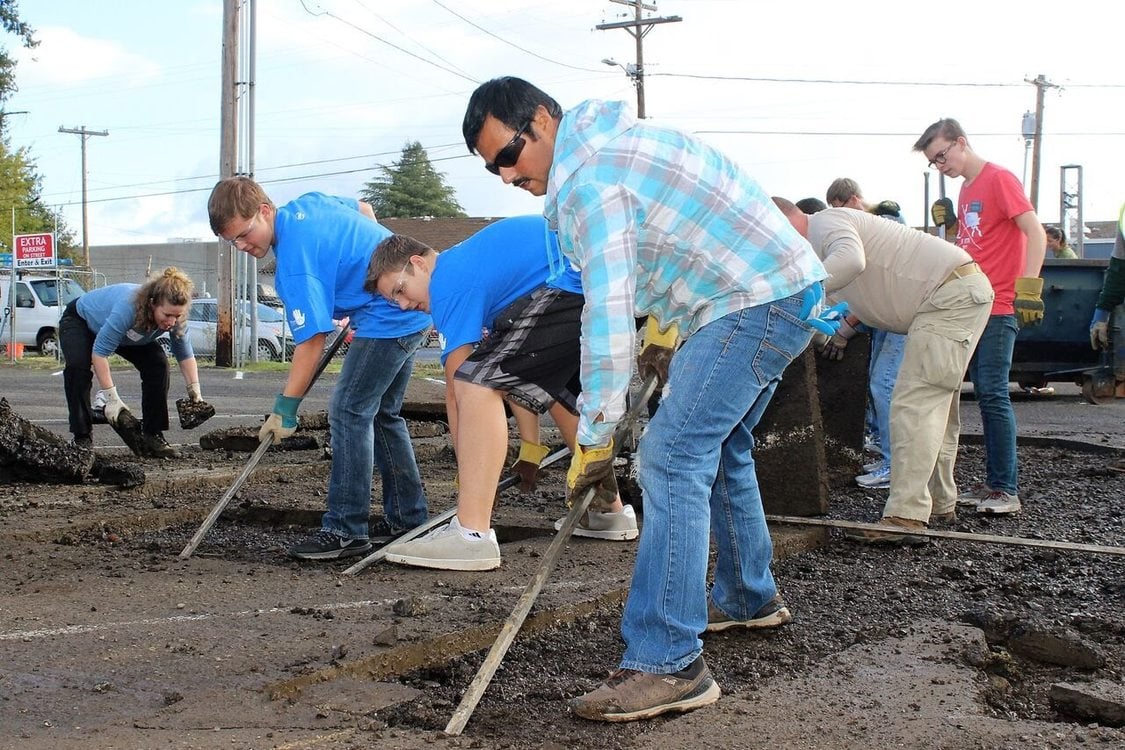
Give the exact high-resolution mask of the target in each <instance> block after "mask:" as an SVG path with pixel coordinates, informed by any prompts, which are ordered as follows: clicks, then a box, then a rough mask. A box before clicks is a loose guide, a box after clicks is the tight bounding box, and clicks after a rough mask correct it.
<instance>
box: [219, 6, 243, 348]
mask: <svg viewBox="0 0 1125 750" xmlns="http://www.w3.org/2000/svg"><path fill="white" fill-rule="evenodd" d="M239 4H240V3H239V0H223V53H222V61H221V63H220V65H221V68H222V71H221V73H222V76H221V81H222V82H221V86H222V91H221V93H220V103H219V177H220V179H224V180H225V179H226V178H227V177H233V176H234V175H235V174H237V173H238V54H239V46H238V40H239ZM218 245H219V257H218V271H219V279H218V285H219V288H218V289H217V290H216V292H217V293H218V300H219V301H218V303H217V304H216V307H217V308H218V310H217V312H218V319H217V321H216V325H215V366H216V367H230V366H231V365H233V364H234V339H233V336H234V326H233V310H234V300H233V294H232V288H231V287H232V286H233V284H234V255H235V252H236V250H235V247H234V246H233V245H231V244H229V243H227V242H223V241H222V240H219V243H218Z"/></svg>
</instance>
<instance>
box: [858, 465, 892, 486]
mask: <svg viewBox="0 0 1125 750" xmlns="http://www.w3.org/2000/svg"><path fill="white" fill-rule="evenodd" d="M855 483H856V484H858V485H859V486H860V487H866V488H867V489H869V490H885V489H887V488H888V487H890V486H891V467H890V466H889V465H883V466H880V467H879V468H878V469H876V470H875V471H873V472H871V473H870V474H861V475H860V476H858V477H856V478H855Z"/></svg>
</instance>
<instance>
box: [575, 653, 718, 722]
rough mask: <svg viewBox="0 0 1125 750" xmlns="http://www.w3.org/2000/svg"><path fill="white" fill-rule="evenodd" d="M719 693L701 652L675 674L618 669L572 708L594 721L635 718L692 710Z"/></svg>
mask: <svg viewBox="0 0 1125 750" xmlns="http://www.w3.org/2000/svg"><path fill="white" fill-rule="evenodd" d="M720 695H722V691H721V690H720V689H719V685H718V683H716V682H715V680H714V679H713V678H712V677H711V670H710V669H708V668H707V664H706V663H704V661H703V656H702V655H701V656H699V657H698V658H697V659H696V660H695V661H693V662H692V663H691V664H689V665H688V667H687V668H686V669H683V670H681V671H679V672H673V673H672V674H652V673H649V672H637V671H635V670H632V669H619V670H617V671H616V672H614V673H613V674H612V675H610V678H609V679H608V680H606V681H605V683H604V684H602V686H601V687H599V688H598V689H597V690H593V691H591V692H589V693H586V694H585V695H580V696H578V697H577V698H575V699H573V700H572V701H571V702H570V709H571V710H572V711H574V713H576V714H577V715H579V716H581V717H582V718H583V719H592V720H593V721H636V720H638V719H651V718H652V717H653V716H659V715H660V714H663V713H668V712H670V711H674V712H678V713H682V712H684V711H691V710H692V709H696V708H699V707H700V706H707V705H710V704H712V703H714V702H715V701H717V700H719V696H720Z"/></svg>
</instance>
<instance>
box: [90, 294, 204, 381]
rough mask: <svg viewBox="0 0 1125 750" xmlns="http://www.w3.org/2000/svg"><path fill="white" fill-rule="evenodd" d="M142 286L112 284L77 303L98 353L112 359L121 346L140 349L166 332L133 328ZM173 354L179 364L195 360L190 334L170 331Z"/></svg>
mask: <svg viewBox="0 0 1125 750" xmlns="http://www.w3.org/2000/svg"><path fill="white" fill-rule="evenodd" d="M140 286H141V285H140V284H110V285H109V286H103V287H101V288H100V289H93V290H91V291H89V292H86V293H85V294H83V295H82V296H81V297H79V298H78V301H77V302H76V303H75V309H77V310H78V314H79V315H81V316H82V319H83V320H85V321H86V326H87V327H88V328H89V329H90V330H91V331H92V332H93V333H94V334H96V335H95V336H94V354H97V355H98V356H99V357H108V356H109V355H111V354H113V353H114V352H115V351H117V347H119V346H140V345H142V344H148V343H150V342H153V341H156V339H157V337H159V336H160V334H162V333H164V331H162V330H161V329H159V328H154V329H152V330H146V331H142V330H140V329H137V328H134V327H133V322H134V321H135V320H136V317H137V308H136V306H135V304H134V298H135V297H136V296H137V289H139V288H140ZM168 338H169V339H170V340H171V342H172V354H173V355H175V357H176V361H177V362H183V361H184V360H185V359H191V358H192V357H194V356H195V352H194V351H193V350H192V348H191V340H190V339H189V338H188V337H187V335H186V332H179V333H178V332H177V331H176V330H175V329H173V330H171V331H169V332H168Z"/></svg>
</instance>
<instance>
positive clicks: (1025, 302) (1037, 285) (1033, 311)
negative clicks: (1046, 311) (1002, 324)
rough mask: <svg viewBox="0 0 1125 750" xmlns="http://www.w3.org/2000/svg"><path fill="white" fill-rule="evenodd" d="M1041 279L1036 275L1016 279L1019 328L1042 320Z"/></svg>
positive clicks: (1036, 323)
mask: <svg viewBox="0 0 1125 750" xmlns="http://www.w3.org/2000/svg"><path fill="white" fill-rule="evenodd" d="M1042 294H1043V279H1041V278H1039V277H1038V276H1021V277H1020V278H1018V279H1016V304H1015V307H1016V316H1017V317H1018V319H1019V324H1020V328H1023V327H1024V326H1034V325H1039V324H1040V323H1042V322H1043V298H1042V296H1040V295H1042Z"/></svg>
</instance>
